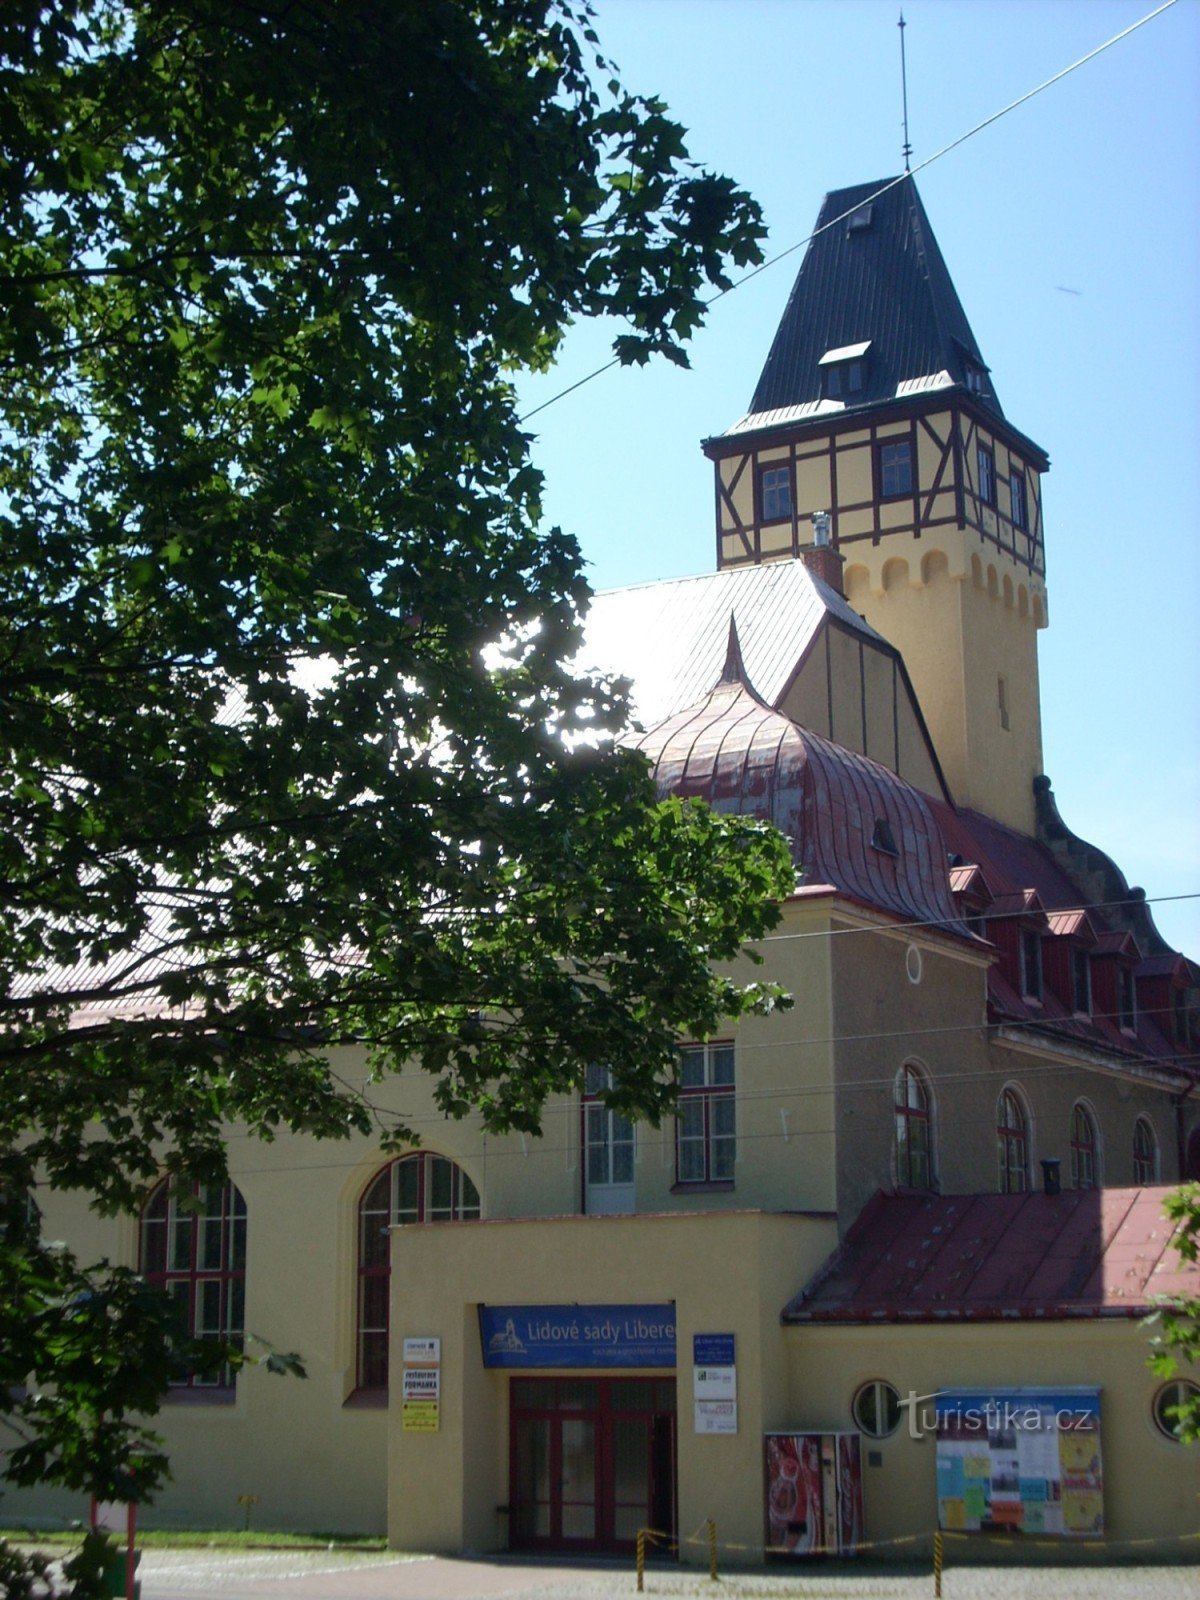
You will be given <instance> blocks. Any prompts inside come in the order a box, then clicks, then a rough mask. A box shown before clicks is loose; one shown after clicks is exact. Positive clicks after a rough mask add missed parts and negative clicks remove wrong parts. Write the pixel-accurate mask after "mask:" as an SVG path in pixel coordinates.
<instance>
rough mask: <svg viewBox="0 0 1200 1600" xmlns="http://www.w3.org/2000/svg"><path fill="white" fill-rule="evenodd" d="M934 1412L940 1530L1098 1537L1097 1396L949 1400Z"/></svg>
mask: <svg viewBox="0 0 1200 1600" xmlns="http://www.w3.org/2000/svg"><path fill="white" fill-rule="evenodd" d="M936 1407H937V1492H938V1525H939V1527H942V1528H945V1529H946V1530H947V1531H953V1532H956V1533H996V1532H1006V1533H1015V1534H1022V1533H1032V1534H1038V1535H1039V1536H1041V1537H1045V1536H1046V1535H1050V1536H1054V1535H1058V1536H1060V1537H1062V1538H1076V1539H1078V1538H1099V1537H1100V1536H1101V1535H1102V1534H1103V1532H1104V1469H1103V1462H1102V1458H1101V1453H1100V1391H1099V1390H1098V1389H992V1390H946V1391H943V1392H942V1393H941V1394H939V1395H938V1396H937V1397H936Z"/></svg>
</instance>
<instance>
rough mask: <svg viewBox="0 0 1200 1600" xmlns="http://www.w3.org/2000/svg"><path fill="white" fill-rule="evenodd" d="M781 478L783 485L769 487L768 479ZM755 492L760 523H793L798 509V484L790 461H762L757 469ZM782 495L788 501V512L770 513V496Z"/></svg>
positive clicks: (775, 484)
mask: <svg viewBox="0 0 1200 1600" xmlns="http://www.w3.org/2000/svg"><path fill="white" fill-rule="evenodd" d="M775 477H779V478H782V479H783V482H782V483H773V484H771V485H770V487H768V485H767V479H768V478H775ZM754 492H755V496H756V499H757V502H758V520H759V522H764V523H765V522H791V521H792V519H793V517H794V516H795V508H796V483H795V473H794V471H793V470H792V463H791V462H790V461H778V460H776V461H760V462H759V463H758V465H757V467H756V469H755V475H754ZM781 493H782V495H783V499H784V500H785V501H786V510H783V511H780V510H779V509H778V507H777V505H776V508H775V509H773V510H770V511H768V509H767V501H768V496H770V497H772V498H774V497H776V496H778V495H780V494H781Z"/></svg>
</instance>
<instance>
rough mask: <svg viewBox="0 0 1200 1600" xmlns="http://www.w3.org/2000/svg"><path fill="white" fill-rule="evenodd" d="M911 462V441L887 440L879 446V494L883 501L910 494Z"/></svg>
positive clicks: (911, 479) (911, 485)
mask: <svg viewBox="0 0 1200 1600" xmlns="http://www.w3.org/2000/svg"><path fill="white" fill-rule="evenodd" d="M912 487H913V462H912V440H911V439H887V440H885V441H884V443H883V444H881V445H880V446H879V493H880V495H881V497H882V498H883V499H884V500H889V499H894V498H895V496H897V495H901V494H911V493H912Z"/></svg>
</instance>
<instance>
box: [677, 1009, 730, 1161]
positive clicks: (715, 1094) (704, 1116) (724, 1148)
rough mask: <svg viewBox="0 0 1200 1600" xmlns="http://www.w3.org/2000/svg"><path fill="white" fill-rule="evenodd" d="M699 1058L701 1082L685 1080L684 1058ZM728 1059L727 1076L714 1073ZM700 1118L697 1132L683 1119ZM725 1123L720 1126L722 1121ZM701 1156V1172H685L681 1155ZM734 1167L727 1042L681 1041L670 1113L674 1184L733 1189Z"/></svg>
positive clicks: (689, 1120)
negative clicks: (673, 1107) (673, 1105)
mask: <svg viewBox="0 0 1200 1600" xmlns="http://www.w3.org/2000/svg"><path fill="white" fill-rule="evenodd" d="M697 1059H698V1060H699V1061H700V1062H701V1071H702V1081H701V1082H700V1083H692V1084H688V1083H685V1082H684V1077H685V1074H686V1072H687V1063H688V1061H689V1060H692V1061H695V1060H697ZM726 1062H727V1063H728V1068H729V1078H728V1080H725V1079H716V1078H714V1070H715V1069H716V1068H717V1067H718V1066H719V1067H720V1068H721V1069H722V1070H723V1068H724V1065H725V1063H726ZM697 1120H698V1122H699V1129H698V1131H689V1129H688V1124H689V1123H692V1124H693V1125H694V1124H695V1123H696V1122H697ZM726 1121H727V1122H728V1126H723V1125H722V1124H724V1123H725V1122H726ZM693 1150H699V1152H700V1155H701V1169H702V1170H701V1172H700V1173H699V1174H697V1173H696V1172H694V1171H692V1172H686V1171H685V1167H687V1166H691V1165H692V1163H691V1162H690V1161H687V1160H685V1157H686V1156H687V1155H688V1154H689V1153H690V1152H691V1151H693ZM736 1166H737V1062H736V1058H735V1055H734V1047H733V1044H732V1042H731V1041H729V1040H722V1041H719V1042H714V1043H711V1044H686V1045H681V1046H680V1047H679V1096H678V1100H677V1102H676V1112H675V1187H676V1188H677V1189H732V1188H733V1186H734V1181H735V1169H736Z"/></svg>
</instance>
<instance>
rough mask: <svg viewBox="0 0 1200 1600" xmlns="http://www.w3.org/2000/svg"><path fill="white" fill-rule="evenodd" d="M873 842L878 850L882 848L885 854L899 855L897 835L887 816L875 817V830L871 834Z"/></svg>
mask: <svg viewBox="0 0 1200 1600" xmlns="http://www.w3.org/2000/svg"><path fill="white" fill-rule="evenodd" d="M871 843H872V844H873V845H874V846H875V848H876V850H882V851H883V853H884V855H885V856H898V855H899V854H900V851H899V848H898V847H897V845H896V836H895V834H894V833H893V832H892V825H891V823H890V822H889V821H888V819H887V818H886V817H876V818H875V832H874V833H873V834H872V835H871Z"/></svg>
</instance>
